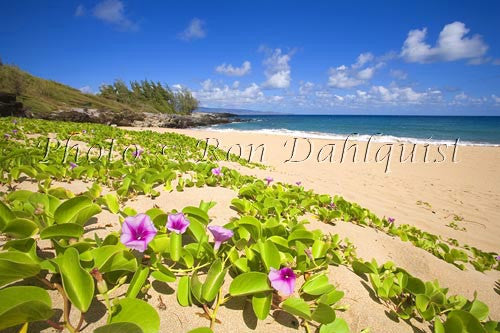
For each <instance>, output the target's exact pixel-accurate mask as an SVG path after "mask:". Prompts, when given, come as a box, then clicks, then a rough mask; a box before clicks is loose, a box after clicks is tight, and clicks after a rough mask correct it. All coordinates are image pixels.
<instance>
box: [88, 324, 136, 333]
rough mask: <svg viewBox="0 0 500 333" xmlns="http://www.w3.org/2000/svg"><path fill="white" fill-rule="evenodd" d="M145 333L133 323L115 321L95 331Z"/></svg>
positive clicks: (95, 332) (99, 332) (101, 332)
mask: <svg viewBox="0 0 500 333" xmlns="http://www.w3.org/2000/svg"><path fill="white" fill-rule="evenodd" d="M124 332H126V333H144V332H143V331H142V330H141V328H140V327H139V326H137V325H136V324H133V323H113V324H108V325H104V326H101V327H98V328H96V329H95V330H94V333H124Z"/></svg>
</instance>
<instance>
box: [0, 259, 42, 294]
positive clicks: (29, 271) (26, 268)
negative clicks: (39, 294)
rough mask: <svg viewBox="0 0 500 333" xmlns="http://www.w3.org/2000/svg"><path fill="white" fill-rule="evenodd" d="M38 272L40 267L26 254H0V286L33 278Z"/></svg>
mask: <svg viewBox="0 0 500 333" xmlns="http://www.w3.org/2000/svg"><path fill="white" fill-rule="evenodd" d="M39 272H40V265H39V264H38V263H37V262H36V261H34V260H33V258H31V257H30V256H29V255H28V254H25V253H22V252H17V251H8V252H1V253H0V286H3V285H6V284H8V283H11V282H14V281H17V280H21V279H24V278H27V277H30V276H35V275H37V274H38V273H39ZM0 303H1V302H0Z"/></svg>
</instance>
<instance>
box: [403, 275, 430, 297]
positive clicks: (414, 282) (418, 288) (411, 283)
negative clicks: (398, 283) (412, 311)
mask: <svg viewBox="0 0 500 333" xmlns="http://www.w3.org/2000/svg"><path fill="white" fill-rule="evenodd" d="M405 289H406V290H408V291H409V292H411V293H412V294H415V295H417V294H424V293H425V284H424V282H422V280H420V279H417V278H415V277H413V276H408V283H407V284H406V288H405Z"/></svg>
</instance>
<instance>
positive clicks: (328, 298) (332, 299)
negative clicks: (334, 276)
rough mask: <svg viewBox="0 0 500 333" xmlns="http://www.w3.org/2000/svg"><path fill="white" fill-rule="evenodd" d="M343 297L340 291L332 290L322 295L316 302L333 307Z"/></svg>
mask: <svg viewBox="0 0 500 333" xmlns="http://www.w3.org/2000/svg"><path fill="white" fill-rule="evenodd" d="M342 297H344V292H343V291H341V290H332V291H330V292H329V293H328V294H324V295H322V296H321V297H320V298H319V299H318V302H320V303H324V304H327V305H333V304H335V303H337V302H338V301H340V300H341V299H342Z"/></svg>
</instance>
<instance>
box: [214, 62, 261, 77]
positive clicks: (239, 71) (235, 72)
mask: <svg viewBox="0 0 500 333" xmlns="http://www.w3.org/2000/svg"><path fill="white" fill-rule="evenodd" d="M251 69H252V65H251V64H250V61H244V62H243V64H242V65H241V67H233V65H226V64H225V63H224V64H222V65H219V66H217V67H216V68H215V70H216V71H217V73H221V74H225V75H229V76H243V75H246V74H248V73H250V70H251Z"/></svg>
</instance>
